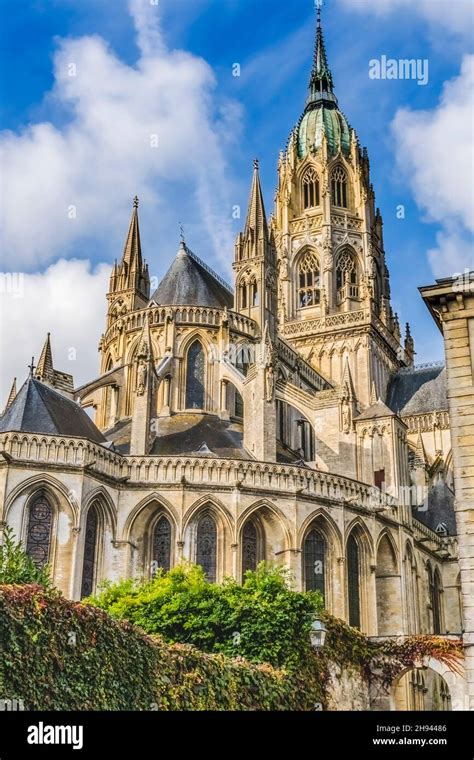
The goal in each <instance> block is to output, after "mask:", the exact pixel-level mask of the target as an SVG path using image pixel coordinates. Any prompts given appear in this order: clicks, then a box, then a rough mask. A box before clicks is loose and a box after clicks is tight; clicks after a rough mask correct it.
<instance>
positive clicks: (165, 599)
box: [86, 562, 322, 668]
mask: <svg viewBox="0 0 474 760" xmlns="http://www.w3.org/2000/svg"><path fill="white" fill-rule="evenodd" d="M86 603H88V604H92V605H94V606H97V607H100V608H102V609H104V610H106V611H107V612H109V613H110V614H111V615H112V616H113V617H115V618H119V619H125V620H128V621H130V622H132V623H135V624H136V625H139V626H140V627H141V628H142V629H143V630H144V631H146V633H150V634H160V635H161V636H163V638H164V639H165V640H166V641H169V642H173V643H174V642H180V643H185V644H193V645H194V646H196V647H198V648H199V649H201V650H203V651H205V652H220V653H223V654H225V655H227V656H229V657H237V656H240V657H244V658H245V659H247V660H250V661H252V662H257V663H263V662H267V663H270V664H271V665H273V666H275V667H285V668H295V667H298V666H299V665H300V664H301V662H302V661H303V660H306V659H307V658H308V657H309V656H310V655H311V644H310V637H309V634H310V628H311V622H312V619H313V618H314V616H315V614H317V613H319V612H320V610H321V607H322V597H321V595H320V594H319V593H318V592H307V593H300V592H297V591H293V590H292V588H291V575H290V574H289V572H288V570H286V569H285V568H282V567H281V566H276V565H269V564H266V563H264V562H262V563H260V565H259V566H258V568H257V570H256V571H255V572H252V571H248V572H247V574H246V578H245V582H244V583H243V584H242V585H240V584H238V583H237V582H236V581H234V580H233V579H226V580H225V581H224V582H223V583H221V584H214V583H208V582H207V581H206V579H205V576H204V573H203V571H202V568H201V567H199V566H196V565H179V566H178V567H175V568H173V569H172V570H170V571H169V572H168V573H163V572H160V573H158V574H157V575H156V576H155V577H154V578H153V579H152V580H151V581H130V580H126V581H122V582H120V583H115V584H110V583H109V584H106V585H105V587H103V589H102V591H101V593H100V594H99V595H98V596H97V597H91V598H89V600H87V602H86Z"/></svg>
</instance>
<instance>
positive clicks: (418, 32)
mask: <svg viewBox="0 0 474 760" xmlns="http://www.w3.org/2000/svg"><path fill="white" fill-rule="evenodd" d="M152 5H153V3H152ZM375 5H376V6H377V8H376V9H374V7H373V6H374V3H369V2H368V0H327V2H325V3H324V7H323V27H324V33H325V40H326V47H327V51H328V57H329V62H330V65H331V68H332V71H333V76H334V81H335V89H336V93H337V96H338V99H339V105H340V107H341V109H342V110H343V111H344V113H345V114H346V116H347V117H348V119H349V122H350V123H351V125H352V126H353V127H354V128H355V129H356V131H357V134H358V136H359V139H360V142H361V144H362V145H364V146H367V148H368V151H369V157H370V160H371V174H372V181H373V184H374V187H375V192H376V198H377V204H378V206H379V207H380V209H381V211H382V215H383V219H384V232H385V247H386V252H387V260H388V264H389V268H390V272H391V283H392V300H393V305H394V308H395V309H396V310H397V311H398V312H399V314H400V318H401V321H402V322H405V321H407V320H409V321H410V322H411V323H412V331H413V333H414V336H415V341H416V348H417V352H418V357H417V361H418V362H420V361H428V360H429V359H440V358H442V351H443V349H442V341H441V338H440V336H439V334H438V332H437V329H436V328H435V326H434V324H433V323H432V320H431V318H430V317H429V315H428V312H427V311H426V309H425V307H424V305H423V303H422V302H421V299H420V297H419V295H418V292H417V287H418V286H419V285H423V284H427V283H430V282H432V281H433V279H434V276H435V274H436V275H437V276H440V275H443V274H444V275H450V274H452V273H453V272H454V271H457V270H458V269H459V267H461V266H471V267H473V266H474V262H473V259H472V247H471V246H472V228H470V225H469V222H468V221H466V220H467V217H468V213H469V210H468V209H467V206H468V205H469V204H466V202H465V197H466V194H467V195H469V193H470V192H471V191H470V189H469V185H470V184H472V169H470V164H469V160H472V159H470V158H469V154H466V153H465V150H466V149H465V144H466V142H467V141H468V138H469V135H470V137H471V142H472V117H471V119H469V117H467V116H466V114H467V113H468V111H467V110H466V102H467V103H468V102H469V98H471V99H472V77H471V76H470V73H469V71H470V70H469V71H468V69H467V68H466V67H467V63H466V62H467V61H472V59H469V55H468V54H469V53H472V42H471V40H472V5H471V3H466V2H465V0H452V2H451V3H450V4H446V3H445V2H442V3H441V2H440V3H436V0H434V2H433V0H430V2H429V3H428V0H412V1H411V2H410V3H408V2H407V0H379V3H378V4H375ZM146 6H148V7H146ZM149 6H150V2H149V0H132V12H133V19H132V17H131V13H130V7H129V4H128V3H127V2H125V0H115V2H113V3H112V2H110V0H94V1H93V2H92V0H81V2H80V3H78V2H77V1H76V0H30V1H29V2H22V3H18V2H17V1H16V0H1V2H0V11H1V18H2V30H1V32H0V34H1V42H2V45H1V56H2V61H1V66H0V71H1V81H0V88H1V98H0V101H1V105H0V120H1V124H0V127H1V129H2V130H3V133H2V135H3V149H4V156H6V159H3V160H4V161H5V164H6V167H7V171H6V177H7V179H6V183H5V186H4V187H3V189H2V198H1V201H2V206H3V211H2V213H3V217H4V219H5V218H6V219H7V221H8V225H7V227H8V229H7V233H6V236H5V237H4V239H3V254H2V258H3V268H4V269H5V270H6V271H14V272H17V271H19V272H22V273H24V275H25V282H26V283H27V284H26V286H25V291H26V293H28V292H30V291H31V292H33V291H34V292H36V293H37V291H38V290H41V288H43V295H42V296H41V297H39V298H40V300H39V302H38V304H39V307H38V308H39V309H40V310H41V314H38V318H37V320H35V322H36V326H35V327H34V328H32V326H31V319H30V317H31V315H30V314H29V313H28V312H29V309H26V310H25V308H24V300H25V295H24V294H22V295H21V296H18V294H17V296H18V297H14V298H13V299H11V298H10V300H9V299H8V298H7V299H5V298H3V299H2V301H3V307H4V314H3V319H4V324H5V323H6V324H8V321H9V320H12V319H14V320H15V324H16V326H17V330H18V332H17V335H18V336H20V340H17V341H16V342H15V345H14V346H10V345H9V343H8V338H7V332H6V331H4V333H3V335H2V346H3V349H4V351H7V352H8V355H9V356H10V357H11V362H12V365H13V366H12V367H9V370H8V373H5V375H4V376H2V378H1V382H2V386H1V387H0V393H2V394H3V396H4V395H5V393H6V387H7V386H8V383H9V381H10V380H9V379H10V377H11V375H13V374H18V375H19V376H20V377H22V375H24V369H23V367H24V366H25V365H26V363H27V360H28V359H29V357H30V356H31V354H32V353H36V354H37V353H38V351H39V349H40V347H41V342H42V335H43V334H44V332H45V331H46V329H51V331H52V333H53V336H52V337H53V349H54V347H55V340H56V346H57V348H56V352H57V354H58V355H59V359H60V360H63V361H62V363H63V364H64V363H65V357H66V355H68V354H67V352H68V349H69V348H70V347H71V345H72V346H75V345H76V344H77V348H78V356H77V359H75V361H77V366H76V367H73V368H70V369H69V370H68V367H67V366H63V367H61V368H62V369H65V370H68V371H73V372H74V375H75V378H76V380H77V381H82V380H85V379H87V377H88V376H90V374H91V373H92V374H95V370H94V367H97V354H96V352H95V345H94V344H95V343H96V342H97V339H98V336H99V335H100V332H101V331H102V329H103V324H104V321H105V307H106V302H105V293H104V294H103V296H102V297H101V296H100V293H101V287H102V286H103V284H104V282H105V279H106V272H107V271H108V268H109V266H110V265H111V263H112V262H113V259H114V258H115V257H120V255H121V248H122V245H123V240H124V237H125V234H126V230H127V226H128V222H129V214H130V206H131V198H132V197H133V195H134V194H135V193H137V194H138V195H139V196H140V198H141V204H140V222H141V232H142V246H143V250H144V255H145V257H146V258H147V260H148V261H149V262H150V269H151V272H152V275H154V276H156V277H159V276H161V275H162V274H163V273H164V271H165V270H166V268H167V266H168V265H169V263H170V261H171V259H172V258H173V256H174V254H175V251H176V248H177V244H178V238H179V233H178V225H179V222H182V223H183V225H184V227H185V231H186V237H187V242H188V244H189V245H190V247H191V248H192V249H193V250H195V251H196V253H198V254H199V255H200V256H201V257H202V258H204V259H206V260H207V261H208V263H209V264H210V265H211V266H213V267H214V268H215V269H216V270H217V271H218V272H219V273H220V274H222V275H224V276H225V277H226V278H227V279H230V277H231V274H230V264H231V261H232V256H233V249H232V239H233V237H234V235H235V233H236V232H237V231H238V230H239V228H240V227H241V224H242V223H243V221H241V222H239V221H238V220H237V221H236V220H233V219H232V215H231V209H232V207H233V206H234V205H235V204H238V205H240V206H241V207H242V214H243V215H244V214H245V206H246V201H247V195H248V190H249V183H250V176H251V167H252V159H253V158H254V157H255V156H258V157H259V159H260V166H261V176H262V182H263V187H264V194H265V199H266V205H267V211H268V212H270V211H271V209H272V205H273V193H274V189H275V184H276V161H277V157H278V152H279V150H280V149H281V148H283V147H284V145H285V143H286V140H287V138H288V134H289V132H290V130H291V129H292V127H293V126H294V124H295V123H296V121H297V120H298V118H299V116H300V114H301V112H302V110H303V108H304V100H305V97H306V87H307V81H308V75H309V70H310V66H311V58H312V49H313V40H314V15H315V14H314V8H313V3H312V1H311V0H292V2H291V3H287V2H283V0H281V1H280V0H271V1H270V0H239V1H237V0H159V4H158V7H153V8H151V9H150V7H149ZM470 9H471V10H470ZM150 13H151V14H154V15H153V16H151V15H150ZM145 14H148V15H145ZM150 19H151V21H150ZM137 28H138V30H139V31H138V35H137V31H136V30H137ZM91 38H92V39H91ZM20 40H21V44H19V41H20ZM88 40H89V41H88ZM150 48H152V49H153V50H152V53H150ZM61 51H62V52H61ZM176 51H186V53H187V54H188V55H187V56H184V58H183V57H182V54H181V53H176ZM382 55H386V56H387V57H389V58H396V59H399V58H421V59H427V60H428V62H429V81H428V84H427V85H426V86H420V85H418V84H417V82H416V81H406V80H404V81H388V80H385V81H381V80H378V81H377V80H371V79H370V78H369V76H368V66H369V60H370V59H373V58H380V57H381V56H382ZM180 56H181V57H180ZM158 58H159V59H160V60H161V68H160V66H159V65H158V63H156V61H157V60H158ZM70 63H73V64H77V74H76V76H75V78H74V81H73V80H72V79H71V77H69V79H67V77H66V75H65V67H67V66H68V65H69V64H70ZM234 63H239V64H240V67H241V76H240V77H234V76H232V65H233V64H234ZM463 65H464V67H465V68H464V69H462V66H463ZM94 67H95V68H94ZM137 70H138V71H139V74H140V76H137V77H134V72H135V73H136V72H137ZM471 70H472V69H471ZM462 71H464V74H462V73H461V72H462ZM173 77H174V78H175V79H173ZM125 80H127V84H126V85H125V90H123V89H122V83H123V81H125ZM128 80H130V81H128ZM450 81H451V82H452V83H453V84H448V85H447V84H446V83H449V82H450ZM163 83H164V84H163ZM71 88H72V89H71ZM74 88H75V89H74ZM154 88H155V89H154ZM464 89H466V90H467V91H466V96H465V99H463V91H464ZM155 91H156V100H155V97H154V93H155ZM443 93H444V94H443ZM456 98H457V100H456ZM443 99H444V100H443ZM171 101H173V103H172V104H171V105H170V103H171ZM175 101H176V102H175ZM189 102H191V103H192V109H191V111H188V110H187V109H188V105H189ZM163 103H166V104H167V105H166V106H163V105H162V104H163ZM443 103H444V106H443ZM121 104H122V107H123V109H124V111H125V112H126V114H124V116H126V118H124V119H122V116H121V111H120V108H121ZM135 106H136V108H137V114H136V117H137V118H136V121H133V119H134V116H135V114H134V113H133V110H134V108H135ZM147 106H148V107H149V110H150V113H151V112H153V114H154V115H153V118H156V122H157V123H160V124H161V122H160V119H161V118H163V120H164V122H163V124H164V126H162V127H160V128H159V129H158V132H159V138H160V140H161V137H162V135H164V140H163V141H162V142H161V145H160V147H159V149H158V152H159V151H160V150H161V153H160V156H159V157H157V158H155V154H153V155H152V154H151V153H150V151H148V153H144V152H143V151H142V147H141V143H137V148H136V153H134V150H135V148H134V145H135V144H134V142H133V139H134V138H133V135H134V134H135V133H136V132H137V124H138V125H140V124H141V123H142V122H143V121H146V115H147V113H146V109H147ZM167 107H169V109H170V111H169V113H170V114H171V117H172V119H174V123H175V128H173V127H171V128H170V125H169V123H168V121H169V120H168V121H167V120H166V118H165V117H166V114H165V115H164V114H163V113H162V110H163V109H164V108H167ZM101 109H102V110H103V113H101ZM138 111H139V112H138ZM78 112H80V113H79V115H78ZM131 112H132V113H131ZM142 113H143V116H142ZM128 117H130V123H124V122H127V118H128ZM101 119H102V121H100V120H101ZM459 120H461V128H460V130H458V123H459ZM466 120H467V122H468V123H467V124H466V123H465V122H466ZM112 122H113V129H112V128H111V123H112ZM98 124H100V125H101V126H100V127H99V128H98V126H97V125H98ZM148 126H149V125H148V124H147V126H146V128H144V132H147V130H148ZM98 129H99V131H97V130H98ZM447 129H449V132H448V133H446V131H447ZM94 130H96V131H94ZM160 130H161V131H160ZM441 131H442V132H443V134H444V133H446V134H445V140H446V143H447V144H446V156H443V157H442V160H441V162H440V166H439V167H438V168H437V169H436V171H434V170H433V168H432V166H430V162H431V163H438V160H439V157H440V151H439V133H440V132H441ZM458 131H459V133H458ZM174 135H175V140H174V143H173V136H174ZM101 136H103V137H104V140H103V144H101V145H100V147H98V145H97V143H98V142H99V143H100V142H101ZM94 146H96V149H97V153H95V152H94ZM178 148H179V153H180V155H176V156H175V154H176V153H177V151H178ZM448 151H450V152H451V154H454V159H453V155H451V157H450V158H448V156H449V154H448ZM471 155H472V154H471ZM148 156H150V157H149V158H148ZM183 156H184V158H183ZM147 162H148V163H149V165H147ZM459 166H463V167H464V171H463V173H462V175H463V176H459V170H458V167H459ZM51 167H52V168H51ZM85 167H87V170H86V168H85ZM451 184H453V185H455V186H456V193H452V192H451V193H450V196H449V197H448V203H447V204H446V197H445V195H446V192H444V194H443V193H441V194H440V193H439V192H438V191H435V190H434V186H437V187H441V186H442V187H444V186H445V185H446V186H451ZM459 185H461V189H459ZM55 193H56V195H55ZM458 193H459V196H460V197H458ZM53 196H54V198H53ZM454 196H456V197H454ZM76 197H77V198H78V201H77V206H78V218H77V219H76V220H75V222H74V224H75V226H73V225H72V224H71V223H70V222H67V223H65V222H63V220H62V218H61V219H59V217H58V218H56V216H55V215H56V213H58V214H59V213H61V214H63V216H64V208H66V207H68V208H69V206H70V204H75V199H76ZM463 198H464V199H463ZM451 200H452V203H451ZM58 204H59V206H60V209H59V211H58ZM399 204H403V205H404V206H405V219H403V220H401V219H397V216H396V209H397V206H398V205H399ZM448 212H449V213H448ZM440 236H441V237H440ZM430 251H431V254H429V253H428V252H430ZM452 251H454V254H453V255H451V252H452ZM59 260H61V263H60V265H57V262H58V261H59ZM63 260H64V261H63ZM72 260H74V261H72ZM68 262H69V266H68ZM87 262H90V264H89V263H87ZM104 264H105V265H106V266H101V265H104ZM55 265H56V266H55ZM62 283H63V285H62ZM71 283H72V287H73V288H74V294H72V293H69V296H68V294H67V293H61V296H60V297H59V296H58V289H60V290H62V289H64V290H66V291H67V289H68V288H70V287H71ZM48 287H49V288H50V291H48ZM29 289H30V290H29ZM51 289H52V290H51ZM102 290H103V289H102ZM53 291H54V294H53V297H52V298H51V299H49V301H48V297H47V296H46V293H47V292H53ZM32 298H33V296H32ZM29 303H30V304H31V300H30V301H29ZM33 303H34V300H33ZM51 304H52V305H51ZM51 322H52V323H53V324H50V323H51ZM48 325H49V326H48ZM67 330H69V334H68V333H67ZM70 336H72V337H70ZM84 336H86V337H88V338H89V345H90V349H89V351H87V347H86V343H85V340H84ZM71 341H72V343H71ZM38 342H39V344H40V345H38ZM69 356H70V352H69ZM81 357H82V360H81ZM91 357H92V358H91ZM60 360H58V361H57V363H58V365H59V364H60V363H61V361H60Z"/></svg>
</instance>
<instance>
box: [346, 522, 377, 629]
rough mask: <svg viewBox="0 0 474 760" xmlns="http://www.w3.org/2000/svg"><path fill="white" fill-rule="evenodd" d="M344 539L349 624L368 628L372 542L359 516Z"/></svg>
mask: <svg viewBox="0 0 474 760" xmlns="http://www.w3.org/2000/svg"><path fill="white" fill-rule="evenodd" d="M346 535H347V539H346V599H347V612H348V614H347V619H348V622H349V625H352V626H354V627H355V628H359V629H361V630H364V631H367V630H368V628H369V618H370V615H369V600H368V597H369V578H370V573H371V569H370V568H371V566H373V542H372V538H371V536H370V533H369V532H368V530H367V528H366V526H365V525H364V524H363V523H362V521H361V520H360V518H358V517H357V518H356V519H355V520H353V522H352V524H351V525H350V527H349V528H348V530H347V534H346Z"/></svg>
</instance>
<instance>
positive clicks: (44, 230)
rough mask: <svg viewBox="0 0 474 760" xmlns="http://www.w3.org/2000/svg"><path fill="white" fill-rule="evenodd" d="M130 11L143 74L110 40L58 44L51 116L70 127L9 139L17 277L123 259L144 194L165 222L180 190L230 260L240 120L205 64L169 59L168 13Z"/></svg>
mask: <svg viewBox="0 0 474 760" xmlns="http://www.w3.org/2000/svg"><path fill="white" fill-rule="evenodd" d="M130 9H131V13H132V16H133V20H134V23H135V27H136V31H137V42H138V46H139V49H140V51H141V56H140V58H139V60H138V62H137V63H136V65H135V66H129V65H126V64H125V63H123V62H122V61H121V60H120V59H119V58H118V57H117V56H116V55H115V54H114V52H113V51H112V50H111V49H110V48H109V47H108V45H107V43H106V42H105V40H104V39H102V38H101V37H98V36H87V37H80V38H76V39H71V38H67V39H62V40H59V42H58V48H57V51H56V54H55V57H54V87H53V89H52V92H51V93H49V94H48V95H47V97H46V104H47V105H50V106H53V107H54V112H55V113H59V114H61V116H62V119H61V120H62V122H63V123H62V125H61V126H57V125H55V124H52V123H50V122H47V121H45V122H41V123H33V124H30V125H28V126H27V127H25V128H24V129H23V130H22V131H19V132H11V131H6V132H3V133H2V134H1V135H0V154H1V156H0V157H1V162H2V168H3V176H4V182H5V186H6V187H8V193H5V194H4V197H3V199H2V216H3V219H2V228H3V233H2V247H3V251H4V262H5V265H6V266H7V267H8V268H22V267H24V268H26V269H29V268H31V267H32V266H34V267H38V265H41V263H42V262H43V263H46V262H50V261H52V260H54V258H56V257H57V256H69V255H71V254H73V255H77V253H78V251H80V250H81V246H82V245H84V246H85V245H87V244H90V241H91V240H93V241H94V245H97V247H98V248H99V249H100V250H102V252H103V258H105V257H108V256H111V255H112V253H114V254H115V255H116V253H117V250H116V247H115V246H116V245H117V240H118V238H117V235H118V230H120V238H122V237H123V236H124V234H125V227H126V223H127V221H126V220H127V216H128V204H129V203H130V196H131V195H133V194H134V193H135V192H138V193H139V194H140V196H141V198H143V199H144V200H145V202H146V204H148V205H149V206H152V207H153V210H154V212H155V213H156V211H157V209H159V213H160V215H161V216H162V217H166V216H167V212H169V211H170V209H171V208H172V204H173V201H172V200H171V198H172V197H173V194H172V192H170V186H172V187H174V188H176V187H177V188H178V189H179V188H182V189H183V191H184V190H185V192H183V195H184V194H185V195H186V196H187V197H188V198H189V197H190V196H191V198H194V207H195V209H194V214H195V219H194V220H192V221H197V220H198V219H199V220H204V225H205V227H206V233H207V236H208V238H209V239H210V240H211V243H212V246H213V248H214V252H215V254H216V255H217V256H219V255H223V254H222V253H221V252H222V251H224V250H226V251H227V252H228V251H231V250H232V238H233V232H232V220H231V215H230V209H231V206H232V204H231V202H230V200H229V178H228V172H227V168H226V161H225V149H226V145H227V141H228V140H229V139H232V136H237V134H238V123H239V117H240V112H239V109H238V107H237V106H236V105H235V104H233V103H228V102H225V101H224V102H223V101H222V100H221V99H219V98H218V96H217V95H216V93H215V79H214V75H213V72H212V70H211V68H210V67H209V65H208V64H207V63H206V62H205V61H204V60H203V59H200V58H197V57H195V56H192V55H190V54H188V53H185V52H182V51H179V50H175V51H169V50H167V49H166V48H165V46H164V43H163V40H162V37H161V34H160V28H159V17H158V6H155V5H152V4H151V3H150V2H148V0H132V2H131V3H130ZM229 136H230V138H229ZM125 204H127V206H125ZM173 211H174V209H173Z"/></svg>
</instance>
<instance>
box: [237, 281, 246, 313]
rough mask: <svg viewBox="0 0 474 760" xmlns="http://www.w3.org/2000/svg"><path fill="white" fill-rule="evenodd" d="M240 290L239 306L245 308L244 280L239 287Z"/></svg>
mask: <svg viewBox="0 0 474 760" xmlns="http://www.w3.org/2000/svg"><path fill="white" fill-rule="evenodd" d="M239 290H240V308H241V309H246V308H247V283H246V282H245V281H244V282H242V284H241V285H240V287H239Z"/></svg>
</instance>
